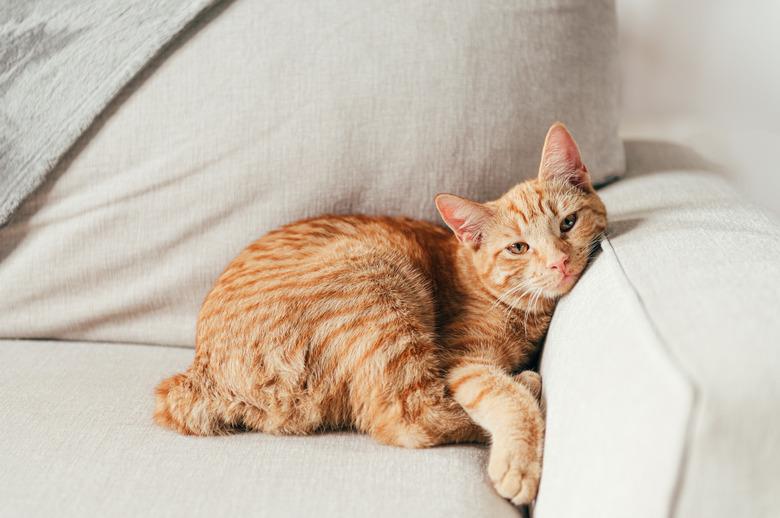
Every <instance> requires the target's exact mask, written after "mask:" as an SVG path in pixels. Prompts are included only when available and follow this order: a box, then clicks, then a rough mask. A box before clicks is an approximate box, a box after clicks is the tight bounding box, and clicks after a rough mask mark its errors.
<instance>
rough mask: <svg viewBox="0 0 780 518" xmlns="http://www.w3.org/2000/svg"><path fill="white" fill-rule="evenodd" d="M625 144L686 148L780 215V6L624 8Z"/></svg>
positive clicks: (684, 3)
mask: <svg viewBox="0 0 780 518" xmlns="http://www.w3.org/2000/svg"><path fill="white" fill-rule="evenodd" d="M617 8H618V18H619V23H620V38H621V52H622V56H621V60H622V63H623V76H624V77H623V104H624V108H623V109H624V112H623V113H624V115H623V125H622V132H623V135H624V137H626V138H650V139H656V140H675V141H679V142H683V143H686V144H688V145H690V146H692V147H693V148H695V149H696V150H697V151H699V152H701V153H702V154H704V155H705V156H706V157H707V158H710V159H712V160H714V161H716V162H718V163H720V164H723V166H724V169H725V170H726V171H728V174H729V175H730V176H732V178H733V179H734V180H735V182H736V183H737V184H738V185H739V186H740V188H741V189H742V190H743V191H745V192H746V193H747V194H748V195H749V196H750V197H751V198H753V200H754V201H756V202H758V203H760V204H762V205H764V206H765V207H768V208H770V209H771V210H774V211H775V212H776V214H778V215H780V0H742V1H738V0H617Z"/></svg>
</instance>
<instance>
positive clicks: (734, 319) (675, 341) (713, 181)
mask: <svg viewBox="0 0 780 518" xmlns="http://www.w3.org/2000/svg"><path fill="white" fill-rule="evenodd" d="M602 196H603V198H604V201H605V203H606V204H607V207H608V210H609V213H610V232H609V235H608V239H607V240H605V241H604V243H603V244H602V251H601V253H600V254H599V256H598V257H597V258H596V259H595V260H594V262H593V264H592V265H591V267H590V269H589V270H588V271H587V272H586V274H585V275H584V276H583V278H582V279H581V281H580V282H579V283H578V285H577V286H576V287H575V289H574V290H573V291H572V293H571V294H569V295H568V296H567V297H565V299H564V300H562V301H561V303H560V305H559V307H558V310H557V311H556V314H555V317H554V319H553V322H552V324H551V327H550V331H549V334H548V338H547V343H546V345H545V351H544V354H543V357H542V365H541V369H542V375H543V378H544V383H545V389H544V395H545V400H546V404H547V420H548V424H547V437H546V443H545V461H544V462H545V465H544V473H543V477H542V483H541V486H540V492H539V497H538V500H537V503H536V507H535V510H534V511H535V513H534V515H535V516H536V517H538V518H549V517H559V516H575V515H577V516H603V517H611V516H614V517H625V516H632V517H658V516H679V517H697V516H702V517H705V516H706V517H717V516H724V517H726V516H729V517H730V516H780V500H777V499H776V498H775V496H776V495H774V494H773V491H774V490H775V489H776V488H777V487H780V469H778V466H780V440H779V438H780V417H778V413H777V408H778V404H779V403H780V317H779V315H780V229H778V226H777V225H776V224H775V222H773V221H771V220H770V219H769V218H768V216H766V215H765V214H763V213H761V212H760V211H758V210H755V209H753V208H751V207H749V206H747V205H746V204H744V203H743V202H742V201H741V200H740V199H739V197H738V196H737V195H736V194H735V193H734V191H733V190H732V189H731V187H730V186H729V185H728V184H727V183H726V182H725V181H724V180H722V179H720V178H718V177H716V176H714V175H711V174H707V173H696V172H674V171H666V172H660V173H654V174H647V175H643V176H637V177H628V178H626V179H624V180H621V181H619V182H617V183H616V184H613V185H611V186H609V187H607V188H605V189H604V190H603V191H602Z"/></svg>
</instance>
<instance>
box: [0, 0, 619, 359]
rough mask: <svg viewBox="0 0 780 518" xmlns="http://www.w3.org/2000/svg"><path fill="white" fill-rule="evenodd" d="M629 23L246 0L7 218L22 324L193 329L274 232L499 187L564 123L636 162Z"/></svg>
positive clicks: (494, 10) (142, 333)
mask: <svg viewBox="0 0 780 518" xmlns="http://www.w3.org/2000/svg"><path fill="white" fill-rule="evenodd" d="M615 34H616V28H615V15H614V6H613V2H612V1H611V0H537V1H531V2H517V1H514V0H513V1H501V0H492V1H489V2H456V3H453V2H448V1H444V0H441V1H434V2H425V3H424V4H422V3H419V2H414V1H411V0H410V1H402V2H390V3H388V2H384V1H380V0H370V1H366V0H340V1H339V2H327V3H316V2H315V3H310V2H303V1H295V2H284V3H281V4H278V5H274V6H268V5H267V4H266V3H264V2H251V1H250V0H238V1H236V2H233V3H231V4H229V5H228V6H227V7H226V8H224V10H223V11H222V12H220V13H218V15H217V16H216V17H215V19H213V20H211V21H210V23H208V24H207V25H205V27H203V28H202V29H201V30H199V31H198V32H197V33H196V34H194V35H193V36H192V37H190V38H189V39H188V40H187V41H185V42H184V43H183V44H181V45H179V47H178V48H176V49H174V51H173V52H171V54H170V55H169V56H168V57H167V59H165V60H164V61H163V62H162V63H161V64H160V65H159V66H157V67H156V68H155V69H154V70H153V71H152V72H151V73H150V74H146V76H147V77H145V78H144V79H143V81H137V82H136V83H137V84H136V85H135V87H134V88H133V90H132V91H131V92H129V95H125V96H124V97H125V98H124V99H123V100H122V102H121V103H116V106H114V107H113V108H112V110H110V113H109V114H107V115H106V116H105V117H104V118H103V119H104V120H102V121H100V123H99V124H98V126H97V128H96V129H97V131H93V132H92V133H94V134H93V135H92V136H91V138H90V139H88V141H85V142H83V143H82V144H81V145H80V146H77V149H75V150H74V152H73V153H72V155H73V156H72V157H71V159H70V160H69V161H67V162H66V163H64V164H62V165H61V166H60V167H59V168H58V170H57V171H55V173H54V174H52V176H51V177H50V179H49V180H48V181H47V183H46V184H45V185H44V186H43V187H42V188H41V189H40V190H39V191H37V192H36V193H35V194H34V195H33V197H31V198H30V199H28V200H27V202H26V203H25V204H24V205H23V206H22V207H21V208H20V210H19V211H18V212H17V213H16V214H15V216H14V217H13V219H12V220H11V221H10V222H9V223H8V224H7V225H6V226H5V227H3V228H2V229H0V337H33V338H35V337H48V338H65V339H88V340H103V341H130V342H141V343H162V344H171V345H186V346H192V345H193V342H194V329H195V319H196V314H197V310H198V308H199V305H200V303H201V301H202V299H203V297H204V296H205V294H206V293H207V291H208V289H209V287H210V286H211V283H212V282H213V281H214V280H215V279H216V277H217V276H218V275H219V273H220V271H221V270H222V268H223V267H224V266H225V265H226V264H227V262H228V261H229V260H230V259H231V258H232V257H233V256H234V255H235V254H237V253H238V252H239V251H240V250H241V249H242V248H243V247H244V246H245V245H247V244H248V243H249V242H251V241H253V240H254V239H256V238H258V237H259V236H261V235H262V234H263V233H265V232H266V231H268V230H270V229H271V228H274V227H276V226H278V225H281V224H283V223H286V222H289V221H292V220H295V219H299V218H303V217H308V216H313V215H316V214H320V213H349V212H362V213H384V214H404V215H408V216H412V217H415V218H422V219H429V220H435V214H436V213H435V210H434V207H433V201H432V199H433V195H434V194H435V193H437V192H442V191H447V192H453V193H457V194H461V195H464V196H469V197H473V198H475V199H480V200H487V199H492V198H495V197H497V196H499V195H500V194H501V193H502V192H504V191H505V190H507V189H508V188H509V187H511V186H512V185H514V184H515V183H517V182H519V181H521V180H523V179H526V178H529V177H532V176H534V175H535V174H536V171H537V168H538V160H539V153H540V149H541V145H542V142H543V139H544V135H545V131H546V129H547V128H548V126H549V125H550V124H551V123H552V122H553V121H555V120H563V121H565V122H566V123H567V125H568V126H569V128H570V129H571V131H572V132H573V134H574V135H575V137H576V138H577V140H578V142H579V144H580V147H581V148H582V153H583V155H584V157H585V159H586V162H587V163H588V165H589V168H590V170H591V171H592V173H593V175H594V177H595V178H596V180H602V179H604V178H606V177H607V176H611V175H617V174H620V173H621V172H622V169H623V149H622V145H621V142H620V141H619V139H618V136H617V124H618V112H617V106H618V85H617V82H616V77H617V62H616V36H615Z"/></svg>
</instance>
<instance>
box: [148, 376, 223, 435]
mask: <svg viewBox="0 0 780 518" xmlns="http://www.w3.org/2000/svg"><path fill="white" fill-rule="evenodd" d="M155 396H156V399H157V402H156V405H155V409H154V420H155V421H156V422H157V424H159V425H161V426H165V427H167V428H172V429H173V430H176V431H177V432H179V433H181V434H184V435H220V434H224V433H226V432H227V431H228V426H227V425H226V423H225V422H224V420H223V419H222V418H221V415H222V412H221V411H220V407H221V406H222V405H221V404H220V402H219V401H216V400H215V398H214V397H212V396H211V395H210V394H209V391H208V390H207V389H206V387H205V386H204V384H203V382H202V381H201V380H200V379H199V377H198V376H195V375H193V373H192V371H187V372H184V373H180V374H176V375H175V376H171V377H170V378H168V379H165V380H163V381H162V382H160V384H159V385H157V389H156V390H155Z"/></svg>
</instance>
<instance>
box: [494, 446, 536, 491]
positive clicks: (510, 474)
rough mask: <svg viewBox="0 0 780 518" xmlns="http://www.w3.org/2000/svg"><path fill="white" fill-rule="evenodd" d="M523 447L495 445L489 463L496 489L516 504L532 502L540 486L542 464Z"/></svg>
mask: <svg viewBox="0 0 780 518" xmlns="http://www.w3.org/2000/svg"><path fill="white" fill-rule="evenodd" d="M523 449H524V448H511V447H503V446H497V445H494V446H493V448H492V449H491V451H490V461H489V464H488V475H489V476H490V480H492V481H493V485H494V486H495V488H496V491H497V492H498V494H499V495H501V496H503V497H504V498H506V499H508V500H510V501H511V502H512V503H513V504H515V505H526V504H529V503H531V501H532V500H533V499H534V498H536V491H537V489H538V488H539V477H540V474H541V465H540V463H539V461H538V460H537V459H534V458H533V456H532V455H529V453H528V452H527V451H522V450H523Z"/></svg>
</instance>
